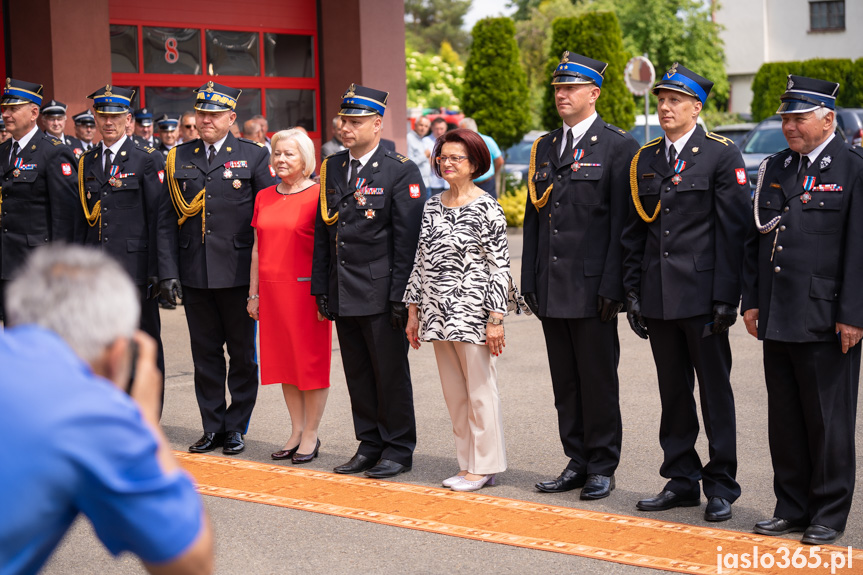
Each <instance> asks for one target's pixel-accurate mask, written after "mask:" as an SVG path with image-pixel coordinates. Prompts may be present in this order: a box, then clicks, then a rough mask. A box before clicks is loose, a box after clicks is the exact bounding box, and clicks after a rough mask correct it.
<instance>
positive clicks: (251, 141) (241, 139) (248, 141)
mask: <svg viewBox="0 0 863 575" xmlns="http://www.w3.org/2000/svg"><path fill="white" fill-rule="evenodd" d="M237 139H238V140H240V141H241V142H246V143H247V144H254V145H256V146H259V147H261V148H263V147H264V144H262V143H261V142H256V141H254V140H249V139H248V138H237Z"/></svg>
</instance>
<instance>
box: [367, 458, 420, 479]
mask: <svg viewBox="0 0 863 575" xmlns="http://www.w3.org/2000/svg"><path fill="white" fill-rule="evenodd" d="M410 470H411V466H410V465H402V464H401V463H396V462H395V461H392V460H391V459H381V460H380V461H378V462H377V464H375V466H374V467H372V468H371V469H369V470H368V471H366V477H371V478H372V479H386V478H387V477H395V476H396V475H398V474H399V473H407V472H408V471H410Z"/></svg>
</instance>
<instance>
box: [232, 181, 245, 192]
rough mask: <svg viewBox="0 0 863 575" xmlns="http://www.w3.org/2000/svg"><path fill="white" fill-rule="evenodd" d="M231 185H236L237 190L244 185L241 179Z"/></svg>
mask: <svg viewBox="0 0 863 575" xmlns="http://www.w3.org/2000/svg"><path fill="white" fill-rule="evenodd" d="M231 185H232V186H234V189H235V190H239V189H240V188H242V187H243V182H241V181H240V180H234V182H233V183H232V184H231Z"/></svg>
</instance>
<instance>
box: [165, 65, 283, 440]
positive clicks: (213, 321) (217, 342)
mask: <svg viewBox="0 0 863 575" xmlns="http://www.w3.org/2000/svg"><path fill="white" fill-rule="evenodd" d="M196 92H197V94H198V96H197V99H196V102H195V110H197V112H196V122H197V125H198V131H199V133H200V135H201V138H200V139H195V140H192V141H190V142H183V143H182V144H180V145H179V146H175V147H174V148H173V149H172V150H171V151H170V152H169V153H168V159H167V166H166V169H167V176H168V184H169V188H170V197H171V200H172V201H173V202H174V208H175V210H176V213H177V216H178V218H179V220H178V222H179V225H180V230H179V262H180V263H179V269H180V282H181V284H182V290H181V291H179V292H178V291H177V290H169V291H168V293H167V294H166V295H167V296H168V301H169V302H171V303H173V304H176V298H177V296H179V297H182V298H183V304H184V306H185V308H186V322H187V323H188V324H189V337H190V339H191V344H192V360H193V361H194V364H195V395H196V396H197V399H198V407H199V408H200V411H201V422H202V424H203V427H204V434H203V435H202V436H201V439H200V440H198V441H197V442H196V443H195V444H194V445H192V446H191V447H189V451H192V452H195V453H203V452H207V451H212V450H213V449H215V448H216V447H222V452H223V453H225V454H227V455H235V454H237V453H241V452H242V451H243V450H244V449H245V442H244V440H243V435H244V434H245V433H246V430H247V428H248V426H249V419H250V418H251V416H252V410H253V409H254V407H255V399H256V398H257V394H258V365H257V363H256V362H255V321H254V320H253V319H252V318H251V317H249V314H248V312H247V311H246V303H247V296H248V294H249V279H250V268H251V264H252V245H253V244H254V230H253V229H252V225H251V224H252V214H253V212H254V207H255V196H256V195H257V193H258V192H259V191H260V190H262V189H264V188H266V187H269V186H272V185H275V184H276V182H277V180H276V177H275V173H274V172H273V171H272V169H271V168H270V165H269V159H270V158H269V155H268V154H267V149H266V148H265V147H264V146H263V145H261V144H258V143H256V142H252V141H251V140H246V139H244V138H240V139H237V138H235V137H234V135H233V134H231V133H230V127H231V124H233V123H234V122H235V121H236V120H237V114H236V112H234V108H236V106H237V98H238V97H239V96H240V92H241V90H237V89H234V88H229V87H227V86H222V85H221V84H216V83H214V82H207V84H205V85H203V86H201V87H200V88H198V90H196ZM225 347H227V351H228V356H229V357H230V361H229V367H228V368H227V369H226V366H225ZM226 378H227V385H228V390H229V391H230V394H231V404H230V405H227V403H226V401H225V381H226Z"/></svg>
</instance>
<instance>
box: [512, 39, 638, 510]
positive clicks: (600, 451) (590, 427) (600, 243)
mask: <svg viewBox="0 0 863 575" xmlns="http://www.w3.org/2000/svg"><path fill="white" fill-rule="evenodd" d="M606 66H608V64H606V63H605V62H600V61H598V60H593V59H591V58H587V57H585V56H581V55H579V54H574V53H571V52H564V54H563V57H562V59H561V61H560V64H559V65H558V67H557V68H556V69H555V71H554V75H553V77H552V82H551V83H552V85H553V86H554V87H555V102H556V105H557V110H558V114H559V115H560V117H561V119H562V120H563V126H562V127H561V128H559V129H557V130H555V131H553V132H551V133H549V134H546V135H544V136H541V137H540V138H539V139H538V140H537V141H536V142H534V144H533V153H532V154H531V165H530V172H529V177H528V180H529V182H530V184H529V186H530V194H529V196H528V200H527V207H526V208H525V214H524V251H523V255H522V271H521V285H522V288H523V289H524V291H525V294H524V297H525V301H526V302H528V303H529V305H530V307H531V310H532V311H533V312H534V314H535V315H536V316H537V317H538V318H540V319H541V321H542V329H543V333H544V334H545V344H546V348H547V351H548V362H549V367H550V369H551V381H552V386H553V388H554V404H555V407H556V408H557V415H558V428H559V431H560V440H561V443H562V444H563V451H564V453H565V454H566V456H567V457H568V458H569V462H568V463H567V466H566V469H564V470H563V472H562V473H561V474H560V476H559V477H558V478H557V479H553V480H550V481H542V482H540V483H537V484H536V488H537V489H539V490H540V491H545V492H549V493H558V492H562V491H569V490H571V489H575V488H578V487H584V489H583V490H582V492H581V499H602V498H604V497H607V496H608V495H609V493H610V492H611V490H612V489H614V471H615V469H616V468H617V465H618V463H619V461H620V445H621V436H622V427H621V420H620V403H619V384H618V379H617V364H618V360H619V358H620V342H619V340H618V337H617V312H618V311H619V310H620V309H621V307H622V306H623V300H624V292H623V277H622V271H623V264H622V257H623V255H622V249H621V245H620V233H621V231H622V230H623V224H624V222H625V221H626V215H627V212H628V205H629V163H630V161H631V160H632V157H633V155H634V154H635V152H636V150H638V144H637V143H636V141H635V139H634V138H633V137H632V136H630V135H629V134H627V133H626V132H624V131H623V130H621V129H619V128H617V127H615V126H612V125H611V124H607V123H605V121H603V119H602V118H601V117H600V116H599V115H598V114H597V113H596V100H597V99H598V98H599V96H600V92H601V87H602V80H603V73H604V72H605V68H606Z"/></svg>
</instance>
